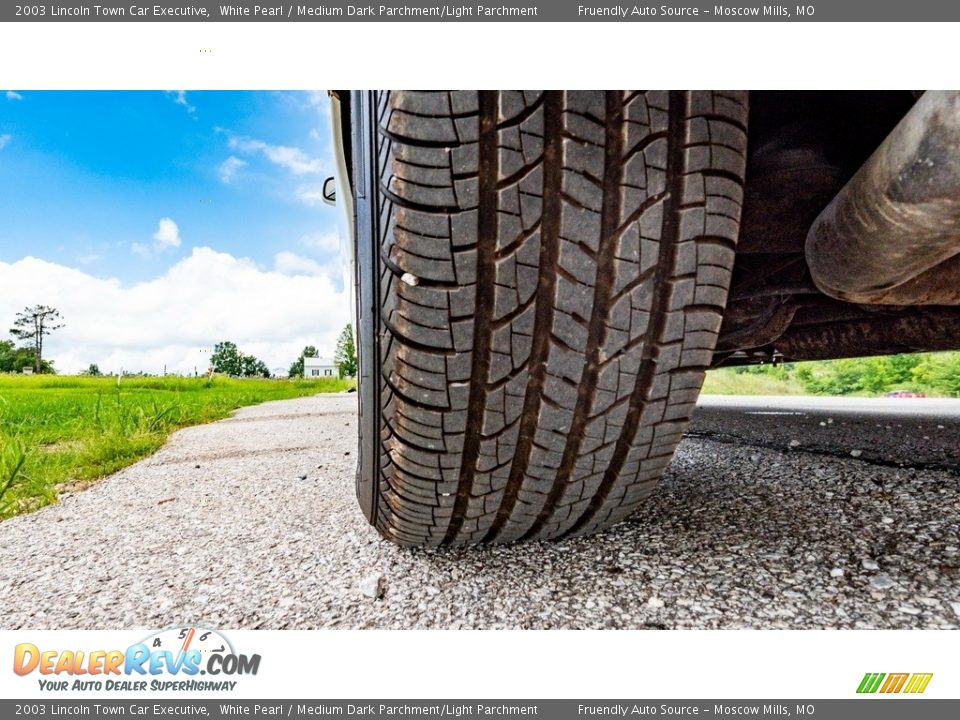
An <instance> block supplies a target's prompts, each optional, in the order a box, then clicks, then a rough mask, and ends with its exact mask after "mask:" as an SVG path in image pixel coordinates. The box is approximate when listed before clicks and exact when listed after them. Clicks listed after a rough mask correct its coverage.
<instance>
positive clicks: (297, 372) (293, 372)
mask: <svg viewBox="0 0 960 720" xmlns="http://www.w3.org/2000/svg"><path fill="white" fill-rule="evenodd" d="M318 356H319V353H318V352H317V349H316V348H315V347H314V346H313V345H307V346H306V347H305V348H304V349H303V352H302V353H300V357H298V358H297V359H296V360H294V361H293V364H291V365H290V371H289V373H287V374H288V375H290V377H303V359H304V358H308V357H309V358H315V357H318Z"/></svg>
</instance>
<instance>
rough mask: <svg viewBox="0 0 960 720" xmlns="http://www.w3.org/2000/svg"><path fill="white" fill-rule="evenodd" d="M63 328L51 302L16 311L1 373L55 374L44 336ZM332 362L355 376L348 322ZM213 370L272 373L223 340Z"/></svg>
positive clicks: (293, 369) (298, 367)
mask: <svg viewBox="0 0 960 720" xmlns="http://www.w3.org/2000/svg"><path fill="white" fill-rule="evenodd" d="M63 327H64V322H63V318H62V316H61V315H60V311H59V310H57V309H56V308H53V307H50V306H48V305H34V306H33V307H27V308H24V309H23V310H22V311H21V312H19V313H17V315H16V318H15V319H14V321H13V327H11V328H10V331H9V332H10V335H12V336H13V338H14V339H15V340H19V341H20V342H21V345H20V346H19V347H18V346H17V344H16V343H15V342H14V341H13V340H0V372H7V373H11V372H12V373H21V372H23V371H24V369H25V368H30V369H31V370H33V372H34V373H37V374H39V373H54V372H56V371H55V369H54V367H53V361H52V360H47V359H46V358H44V357H43V349H44V343H45V339H46V338H47V337H48V336H49V335H50V334H51V333H53V332H55V331H56V330H60V329H61V328H63ZM318 356H319V353H318V352H317V349H316V347H314V346H313V345H308V346H307V347H305V348H304V349H303V352H302V353H300V355H299V357H297V359H296V360H294V361H293V363H292V364H291V365H290V371H289V375H290V377H303V365H304V358H308V357H309V358H314V357H318ZM333 363H334V365H335V366H336V368H337V374H338V375H339V376H340V377H341V378H343V377H355V376H356V374H357V353H356V347H355V345H354V341H353V328H352V327H351V326H350V325H347V326H346V327H345V328H344V329H343V331H342V332H341V333H340V337H339V338H338V340H337V348H336V352H335V353H334V358H333ZM210 366H211V370H213V372H216V373H220V374H222V375H230V376H232V377H264V378H268V377H270V376H271V373H270V369H269V368H268V367H267V364H266V363H265V362H263V361H262V360H260V359H259V358H257V357H254V356H253V355H249V354H247V353H244V352H242V351H241V350H240V348H239V347H237V344H236V343H234V342H232V341H230V340H224V341H222V342H218V343H217V344H216V345H215V346H214V348H213V353H212V354H211V356H210ZM85 374H87V375H94V376H96V375H100V374H101V372H100V368H99V367H98V366H97V364H96V363H91V364H90V366H89V367H88V368H87V370H86V371H85Z"/></svg>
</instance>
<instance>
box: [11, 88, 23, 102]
mask: <svg viewBox="0 0 960 720" xmlns="http://www.w3.org/2000/svg"><path fill="white" fill-rule="evenodd" d="M7 100H23V95H21V94H20V93H18V92H14V91H13V90H7Z"/></svg>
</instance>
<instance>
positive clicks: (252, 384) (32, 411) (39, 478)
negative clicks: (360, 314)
mask: <svg viewBox="0 0 960 720" xmlns="http://www.w3.org/2000/svg"><path fill="white" fill-rule="evenodd" d="M352 385H353V381H349V380H339V379H336V378H329V379H328V378H323V379H319V380H308V381H303V380H261V379H256V380H254V379H250V380H246V379H244V380H240V379H230V378H215V379H213V380H207V379H206V378H173V377H167V378H153V377H143V378H140V377H131V378H123V379H122V380H121V381H120V382H119V384H118V382H117V379H116V378H92V377H59V376H49V375H48V376H44V375H41V376H33V377H29V376H27V377H25V376H15V375H0V519H4V518H8V517H11V516H13V515H18V514H20V513H23V512H29V511H31V510H35V509H37V508H39V507H42V506H43V505H47V504H49V503H51V502H55V501H56V498H57V494H58V493H59V492H61V491H63V490H65V489H70V488H75V487H82V486H83V485H85V484H88V483H89V482H91V481H93V480H96V479H97V478H99V477H103V476H104V475H108V474H110V473H112V472H115V471H117V470H119V469H120V468H123V467H126V466H127V465H130V464H132V463H134V462H136V461H137V460H140V459H141V458H143V457H146V456H147V455H150V454H151V453H153V452H155V451H156V450H157V449H158V448H160V446H161V445H163V443H164V442H165V441H166V439H167V437H168V436H169V435H170V433H172V432H173V431H175V430H178V429H180V428H183V427H187V426H189V425H198V424H201V423H207V422H211V421H213V420H219V419H221V418H224V417H226V416H227V415H229V414H230V413H231V412H232V411H234V410H236V409H237V408H240V407H243V406H245V405H255V404H258V403H261V402H265V401H268V400H284V399H288V398H295V397H303V396H306V395H314V394H317V393H324V392H340V391H343V390H346V389H348V388H349V387H351V386H352Z"/></svg>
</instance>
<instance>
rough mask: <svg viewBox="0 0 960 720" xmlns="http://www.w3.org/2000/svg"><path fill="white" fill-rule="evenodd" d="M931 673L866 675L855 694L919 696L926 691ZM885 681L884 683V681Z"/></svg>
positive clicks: (931, 676)
mask: <svg viewBox="0 0 960 720" xmlns="http://www.w3.org/2000/svg"><path fill="white" fill-rule="evenodd" d="M932 678H933V673H913V674H912V675H911V674H910V673H890V674H889V675H887V674H885V673H866V674H865V675H864V676H863V680H861V681H860V685H858V686H857V692H858V693H861V694H871V693H875V692H877V691H879V692H880V693H882V694H888V695H889V694H896V693H899V692H901V691H902V692H904V693H911V694H919V693H922V692H923V691H924V690H926V689H927V685H929V684H930V680H931V679H932ZM884 680H885V681H884Z"/></svg>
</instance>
